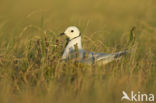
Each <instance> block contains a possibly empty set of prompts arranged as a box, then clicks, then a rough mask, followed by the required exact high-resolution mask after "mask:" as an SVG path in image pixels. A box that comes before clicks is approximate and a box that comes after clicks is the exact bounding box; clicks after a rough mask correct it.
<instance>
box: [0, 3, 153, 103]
mask: <svg viewBox="0 0 156 103" xmlns="http://www.w3.org/2000/svg"><path fill="white" fill-rule="evenodd" d="M155 4H156V1H155V0H148V1H147V0H135V1H134V0H117V1H113V0H92V1H90V0H85V1H84V0H79V1H78V0H77V1H76V0H66V1H54V0H53V1H50V0H45V1H41V0H33V1H31V0H14V1H9V0H1V1H0V103H31V102H33V103H43V102H45V103H62V102H63V103H80V102H82V103H120V102H121V97H122V91H123V90H124V91H127V93H130V91H132V90H133V91H135V92H138V91H140V92H142V93H154V94H156V66H155V65H156V46H155V44H156V19H155V18H156V6H155ZM70 25H75V26H78V27H79V28H80V30H81V31H82V42H83V46H84V48H85V49H86V50H90V51H97V52H115V51H120V50H123V49H125V48H126V45H127V44H126V43H127V41H128V37H129V32H130V29H131V27H133V26H136V28H137V29H136V31H135V34H136V42H135V46H134V51H133V52H132V53H131V54H130V55H128V56H127V57H125V58H123V59H122V60H121V61H117V62H113V63H110V64H108V65H104V66H97V65H93V66H89V65H84V64H72V63H68V64H64V63H61V62H60V61H59V59H60V57H61V52H62V50H63V47H62V46H60V45H59V46H57V47H56V46H55V43H56V39H57V35H58V34H59V33H61V32H63V31H64V29H65V28H66V27H67V26H70ZM62 42H63V41H62ZM63 43H65V42H63ZM123 102H126V101H123Z"/></svg>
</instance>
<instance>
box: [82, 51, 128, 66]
mask: <svg viewBox="0 0 156 103" xmlns="http://www.w3.org/2000/svg"><path fill="white" fill-rule="evenodd" d="M127 53H128V51H120V52H117V53H94V52H90V53H88V57H87V58H86V52H85V51H83V58H82V59H81V62H84V63H88V64H92V63H101V64H107V63H109V62H111V61H113V60H116V59H119V58H120V57H122V56H124V55H126V54H127ZM84 57H85V58H84Z"/></svg>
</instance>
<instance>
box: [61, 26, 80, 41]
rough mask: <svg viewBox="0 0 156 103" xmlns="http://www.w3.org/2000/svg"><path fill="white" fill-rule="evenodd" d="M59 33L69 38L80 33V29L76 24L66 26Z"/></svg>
mask: <svg viewBox="0 0 156 103" xmlns="http://www.w3.org/2000/svg"><path fill="white" fill-rule="evenodd" d="M60 35H66V36H67V37H68V38H69V39H70V40H71V39H73V38H76V37H79V36H80V35H81V33H80V30H79V29H78V28H77V27H76V26H70V27H68V28H67V29H66V30H65V32H63V33H61V34H60Z"/></svg>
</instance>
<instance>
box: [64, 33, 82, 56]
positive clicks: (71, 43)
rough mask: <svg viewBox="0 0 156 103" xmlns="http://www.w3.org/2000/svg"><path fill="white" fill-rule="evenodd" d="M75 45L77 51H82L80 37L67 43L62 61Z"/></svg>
mask: <svg viewBox="0 0 156 103" xmlns="http://www.w3.org/2000/svg"><path fill="white" fill-rule="evenodd" d="M75 45H76V46H77V48H78V50H81V49H82V44H81V36H78V37H76V38H73V39H71V40H69V41H68V43H67V46H66V47H65V50H64V53H63V56H62V58H63V59H66V58H67V57H68V56H69V53H70V52H71V51H73V50H75Z"/></svg>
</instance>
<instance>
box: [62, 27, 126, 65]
mask: <svg viewBox="0 0 156 103" xmlns="http://www.w3.org/2000/svg"><path fill="white" fill-rule="evenodd" d="M60 35H61V36H62V35H66V36H67V37H68V42H67V44H66V47H65V49H64V52H63V55H62V60H64V61H67V60H69V59H70V60H71V61H72V60H75V58H78V60H77V61H79V62H81V63H87V64H94V63H97V64H107V63H109V62H112V61H114V60H117V59H119V58H121V57H122V56H124V55H126V54H127V53H128V52H129V51H128V50H124V51H120V52H116V53H96V52H86V51H85V50H83V48H82V42H81V32H80V30H79V29H78V28H77V27H76V26H69V27H68V28H67V29H66V30H65V32H63V33H61V34H60ZM76 50H77V51H78V53H77V54H76V53H75V51H76Z"/></svg>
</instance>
